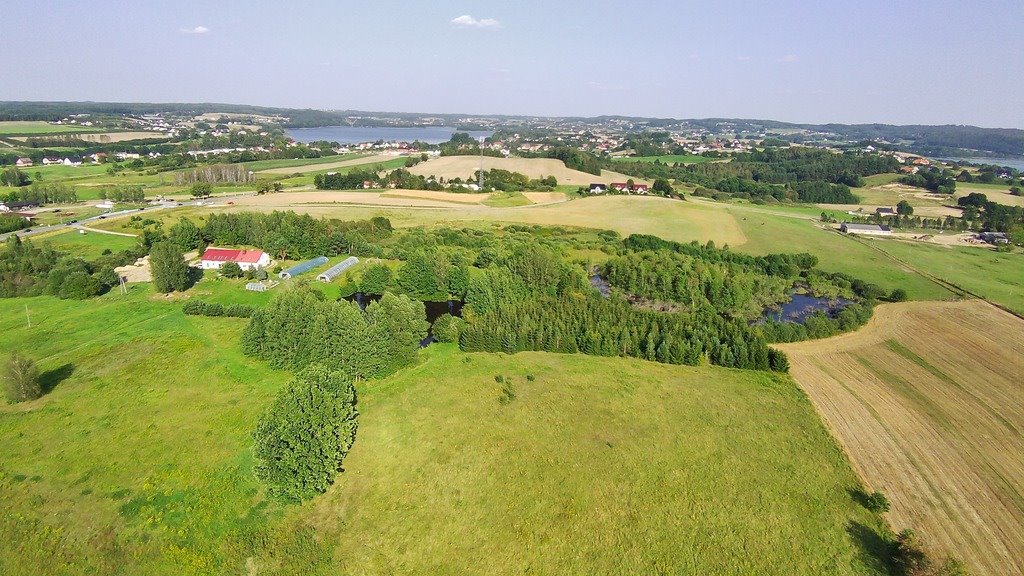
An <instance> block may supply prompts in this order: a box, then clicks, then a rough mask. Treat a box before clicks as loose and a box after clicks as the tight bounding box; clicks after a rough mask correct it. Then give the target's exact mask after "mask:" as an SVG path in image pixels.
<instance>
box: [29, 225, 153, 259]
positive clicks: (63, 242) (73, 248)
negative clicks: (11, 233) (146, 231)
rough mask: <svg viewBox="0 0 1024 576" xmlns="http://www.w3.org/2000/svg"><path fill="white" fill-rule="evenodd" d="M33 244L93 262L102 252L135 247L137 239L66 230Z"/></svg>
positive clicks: (37, 240) (48, 235) (34, 240)
mask: <svg viewBox="0 0 1024 576" xmlns="http://www.w3.org/2000/svg"><path fill="white" fill-rule="evenodd" d="M32 242H33V243H38V244H47V243H48V244H50V246H52V247H53V249H54V250H58V251H60V252H66V253H68V254H70V255H72V256H76V257H78V258H83V259H85V260H95V259H96V258H99V257H100V256H102V255H103V252H104V250H110V251H111V252H119V251H121V250H127V249H129V248H133V247H135V246H136V245H137V244H138V243H139V240H138V238H129V237H128V236H120V235H115V234H103V233H101V232H90V231H86V233H85V234H82V233H80V232H79V231H78V230H68V231H66V232H58V233H56V234H52V235H50V234H47V235H46V236H44V237H43V238H39V239H33V240H32Z"/></svg>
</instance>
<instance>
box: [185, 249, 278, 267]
mask: <svg viewBox="0 0 1024 576" xmlns="http://www.w3.org/2000/svg"><path fill="white" fill-rule="evenodd" d="M225 262H234V263H235V264H238V267H239V268H241V269H242V270H249V269H251V268H266V267H267V266H268V265H269V264H270V256H269V255H268V254H267V253H266V252H264V251H262V250H232V249H230V248H207V249H206V252H203V258H202V261H201V263H200V268H202V269H203V270H219V269H220V267H221V266H223V265H224V263H225Z"/></svg>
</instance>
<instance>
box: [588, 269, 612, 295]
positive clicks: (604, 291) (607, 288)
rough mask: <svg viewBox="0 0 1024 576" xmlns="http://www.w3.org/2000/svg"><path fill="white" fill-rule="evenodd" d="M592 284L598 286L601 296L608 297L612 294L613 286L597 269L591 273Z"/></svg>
mask: <svg viewBox="0 0 1024 576" xmlns="http://www.w3.org/2000/svg"><path fill="white" fill-rule="evenodd" d="M590 285H591V286H593V287H594V288H597V291H598V292H600V293H601V296H604V297H605V298H608V297H609V296H611V295H612V286H611V284H609V283H608V281H607V280H605V279H604V278H602V277H601V275H600V274H598V273H597V271H596V270H595V271H594V272H593V273H592V274H591V275H590Z"/></svg>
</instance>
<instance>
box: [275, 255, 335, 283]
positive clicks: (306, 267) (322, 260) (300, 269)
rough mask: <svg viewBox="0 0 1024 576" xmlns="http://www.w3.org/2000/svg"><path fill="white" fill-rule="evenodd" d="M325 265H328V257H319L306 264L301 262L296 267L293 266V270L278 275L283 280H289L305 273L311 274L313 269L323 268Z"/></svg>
mask: <svg viewBox="0 0 1024 576" xmlns="http://www.w3.org/2000/svg"><path fill="white" fill-rule="evenodd" d="M324 264H327V257H326V256H317V257H316V258H313V259H312V260H306V261H305V262H299V263H298V264H296V265H295V266H292V267H291V268H289V269H287V270H284V271H282V272H280V273H279V274H278V276H279V277H281V278H283V279H285V280H287V279H289V278H293V277H295V276H298V275H299V274H302V273H304V272H309V271H310V270H312V269H313V268H316V267H317V266H323V265H324Z"/></svg>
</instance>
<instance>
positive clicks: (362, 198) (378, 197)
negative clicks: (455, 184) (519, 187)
mask: <svg viewBox="0 0 1024 576" xmlns="http://www.w3.org/2000/svg"><path fill="white" fill-rule="evenodd" d="M424 193H426V194H432V193H430V192H426V191H424V190H374V191H370V190H367V191H365V192H359V191H335V190H323V191H312V190H309V191H302V192H285V193H283V194H266V195H262V196H246V197H242V198H238V199H235V200H233V202H234V203H235V205H236V206H254V207H261V208H273V209H275V210H298V211H300V212H301V211H302V207H303V206H321V205H331V204H363V205H367V206H406V207H420V208H452V207H458V206H460V205H462V206H480V205H481V204H480V202H482V201H484V200H486V199H487V197H488V196H490V194H481V195H480V196H482V197H481V198H480V199H479V200H476V199H474V196H476V195H474V194H454V193H453V194H451V196H452V197H463V196H465V198H438V197H430V196H424V195H423V194H424ZM433 194H436V193H433Z"/></svg>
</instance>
